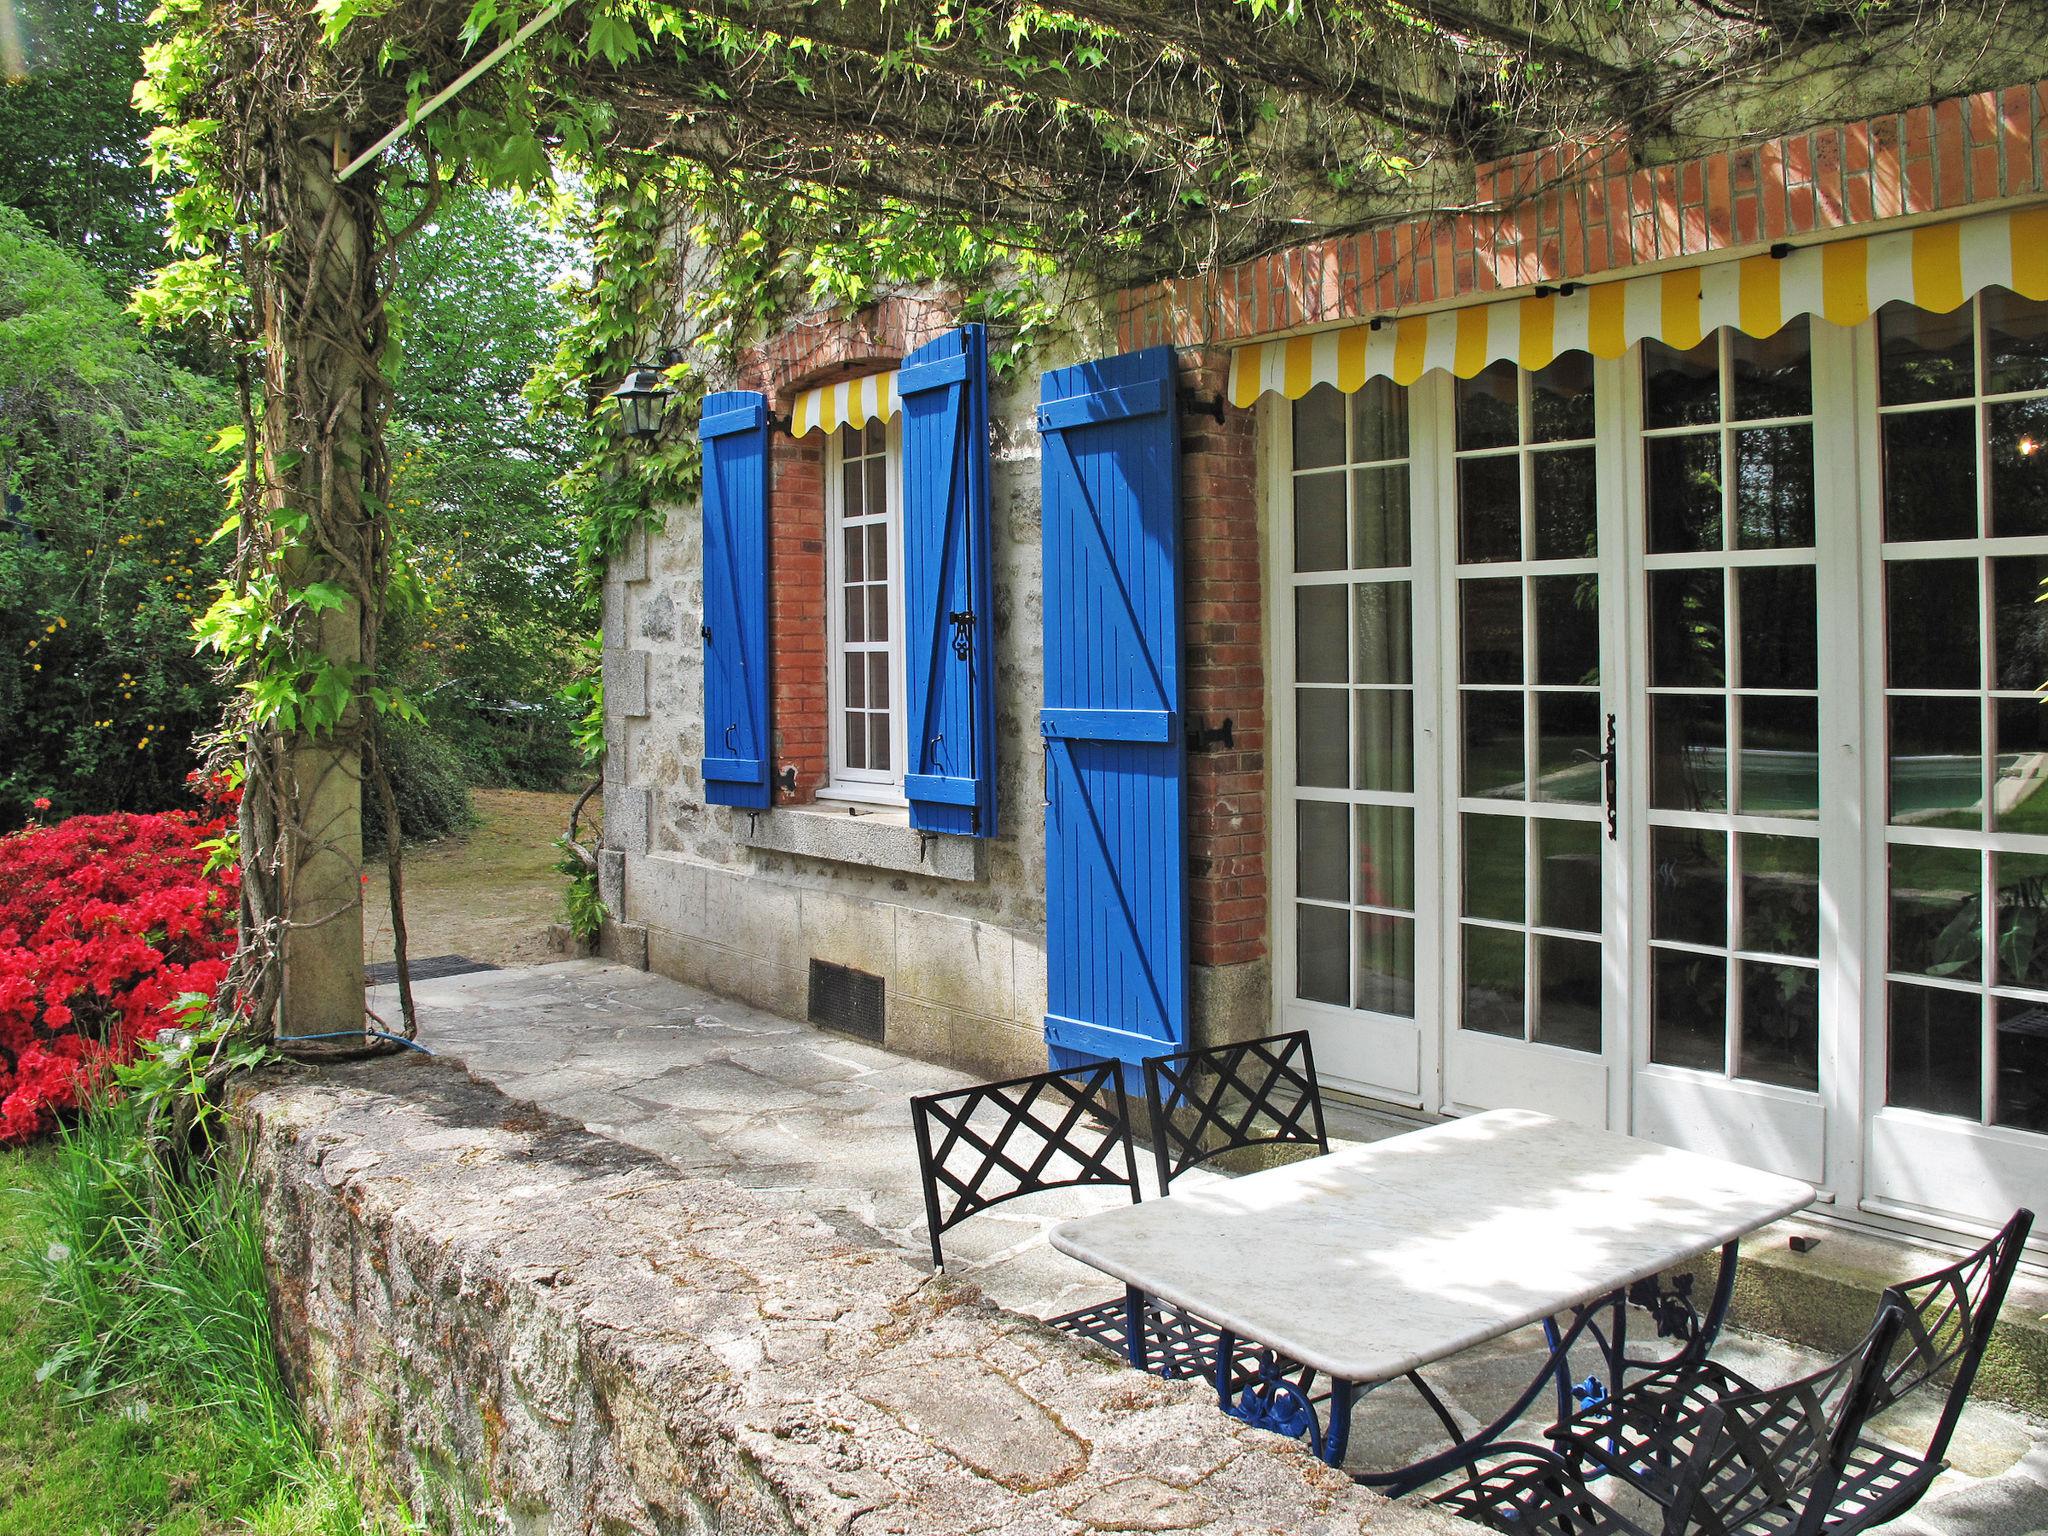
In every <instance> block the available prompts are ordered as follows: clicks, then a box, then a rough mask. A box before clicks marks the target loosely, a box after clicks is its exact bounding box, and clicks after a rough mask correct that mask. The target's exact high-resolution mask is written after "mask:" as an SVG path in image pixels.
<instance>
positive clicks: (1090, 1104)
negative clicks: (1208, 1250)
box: [910, 1061, 1216, 1377]
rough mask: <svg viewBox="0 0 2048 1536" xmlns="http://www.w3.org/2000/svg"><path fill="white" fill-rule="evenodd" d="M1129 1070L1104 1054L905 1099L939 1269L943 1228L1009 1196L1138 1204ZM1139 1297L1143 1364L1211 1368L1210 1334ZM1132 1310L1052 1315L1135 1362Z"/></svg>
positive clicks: (1124, 1303)
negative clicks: (1080, 1195)
mask: <svg viewBox="0 0 2048 1536" xmlns="http://www.w3.org/2000/svg"><path fill="white" fill-rule="evenodd" d="M1123 1071H1124V1069H1123V1066H1122V1064H1121V1063H1118V1062H1114V1061H1099V1062H1093V1063H1090V1064H1088V1065H1086V1066H1080V1067H1070V1068H1065V1069H1062V1070H1059V1071H1052V1072H1034V1073H1031V1074H1029V1075H1027V1076H1024V1077H1012V1078H1006V1079H1004V1080H1003V1081H1001V1082H994V1083H980V1084H977V1085H975V1086H974V1087H971V1088H957V1089H951V1090H948V1091H946V1092H943V1093H927V1094H921V1095H919V1096H917V1097H916V1098H913V1099H912V1100H911V1101H910V1112H911V1123H912V1127H913V1129H914V1131H915V1134H916V1137H917V1161H918V1173H919V1178H920V1180H921V1182H922V1184H923V1187H924V1208H925V1220H926V1222H927V1224H928V1226H929V1229H930V1233H931V1245H932V1268H933V1269H935V1270H939V1271H941V1272H943V1271H944V1269H945V1267H946V1255H945V1249H944V1244H943V1237H944V1234H946V1233H947V1232H950V1231H951V1230H952V1229H953V1228H954V1227H956V1226H958V1225H959V1224H960V1223H961V1222H963V1221H966V1220H967V1219H968V1218H970V1217H972V1216H976V1215H979V1214H980V1213H981V1212H983V1211H986V1210H989V1209H990V1208H991V1207H993V1206H998V1205H1001V1204H1003V1203H1004V1202H1006V1201H1009V1200H1015V1199H1018V1198H1020V1197H1022V1196H1025V1195H1035V1194H1042V1193H1044V1192H1045V1191H1047V1190H1054V1189H1077V1188H1083V1187H1088V1186H1103V1187H1107V1188H1111V1189H1124V1190H1128V1191H1129V1192H1130V1196H1131V1203H1132V1204H1133V1205H1135V1204H1137V1203H1138V1201H1139V1199H1140V1198H1141V1195H1140V1191H1139V1188H1138V1161H1137V1153H1136V1151H1135V1149H1134V1146H1133V1143H1132V1140H1131V1117H1130V1105H1129V1100H1128V1099H1127V1097H1126V1095H1125V1093H1124V1085H1123ZM1142 1304H1143V1309H1144V1315H1145V1323H1144V1326H1145V1339H1146V1351H1145V1353H1146V1357H1147V1365H1148V1367H1149V1368H1151V1369H1154V1370H1156V1371H1157V1372H1158V1373H1159V1374H1161V1375H1166V1376H1176V1377H1178V1376H1206V1375H1208V1374H1209V1371H1210V1362H1211V1361H1213V1359H1214V1358H1215V1345H1216V1335H1215V1332H1214V1330H1213V1329H1211V1330H1204V1329H1203V1327H1202V1326H1201V1325H1200V1324H1197V1323H1195V1322H1194V1321H1193V1320H1191V1319H1188V1318H1185V1317H1183V1316H1182V1315H1181V1314H1180V1313H1179V1312H1177V1311H1176V1310H1175V1309H1173V1308H1171V1307H1166V1306H1162V1305H1160V1304H1159V1303H1157V1302H1153V1301H1149V1300H1148V1301H1144V1302H1143V1303H1142ZM1133 1306H1134V1303H1133V1298H1132V1297H1131V1296H1130V1295H1128V1294H1127V1295H1125V1296H1120V1297H1117V1298H1115V1299H1113V1300H1110V1301H1104V1302H1101V1303H1098V1304H1097V1305H1095V1306H1091V1307H1084V1308H1081V1309H1080V1310H1079V1311H1075V1312H1069V1313H1065V1314H1063V1315H1062V1316H1059V1317H1052V1318H1047V1319H1046V1321H1047V1322H1049V1323H1050V1324H1051V1325H1052V1326H1053V1327H1055V1328H1058V1329H1059V1330H1060V1331H1061V1332H1063V1333H1067V1334H1071V1335H1073V1336H1074V1337H1076V1338H1082V1339H1087V1340H1090V1341H1092V1342H1094V1343H1097V1344H1100V1345H1102V1346H1104V1347H1105V1348H1108V1349H1111V1350H1113V1351H1115V1352H1116V1353H1117V1354H1119V1355H1122V1356H1125V1357H1126V1358H1128V1357H1129V1341H1130V1330H1131V1325H1132V1315H1131V1314H1132V1311H1133ZM1205 1341H1206V1353H1205V1352H1204V1348H1205Z"/></svg>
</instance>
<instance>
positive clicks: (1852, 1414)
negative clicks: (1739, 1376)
mask: <svg viewBox="0 0 2048 1536" xmlns="http://www.w3.org/2000/svg"><path fill="white" fill-rule="evenodd" d="M1904 1322H1905V1313H1904V1310H1903V1309H1902V1308H1901V1307H1899V1306H1898V1305H1897V1304H1896V1303H1894V1302H1891V1301H1887V1302H1886V1303H1885V1305H1884V1306H1883V1307H1882V1308H1880V1310H1879V1312H1878V1316H1877V1321H1876V1322H1875V1323H1874V1324H1872V1326H1871V1329H1870V1332H1869V1333H1868V1334H1866V1335H1865V1336H1864V1339H1863V1342H1862V1343H1861V1344H1859V1345H1858V1346H1857V1347H1856V1348H1855V1349H1854V1350H1851V1351H1850V1352H1849V1353H1848V1354H1847V1355H1844V1356H1843V1357H1842V1358H1841V1359H1840V1360H1838V1361H1836V1362H1835V1363H1834V1364H1833V1365H1830V1366H1827V1367H1825V1368H1824V1369H1822V1370H1819V1371H1816V1372H1814V1373H1813V1374H1812V1375H1810V1376H1804V1377H1801V1378H1800V1379H1799V1380H1797V1381H1793V1382H1788V1383H1786V1384H1785V1385H1784V1386H1781V1387H1769V1388H1760V1389H1757V1390H1753V1391H1747V1392H1735V1393H1730V1394H1729V1395H1728V1396H1726V1397H1723V1398H1721V1399H1719V1400H1717V1401H1715V1402H1711V1403H1708V1404H1705V1405H1704V1406H1702V1407H1700V1408H1699V1409H1698V1410H1697V1411H1695V1412H1691V1413H1687V1414H1683V1415H1681V1416H1679V1417H1677V1418H1675V1419H1673V1420H1672V1421H1671V1422H1669V1423H1668V1424H1667V1425H1666V1426H1665V1430H1666V1438H1665V1440H1664V1442H1663V1443H1662V1444H1661V1445H1660V1447H1659V1449H1660V1452H1661V1453H1662V1454H1663V1457H1664V1459H1665V1462H1666V1464H1667V1465H1668V1466H1670V1468H1671V1469H1672V1477H1671V1481H1670V1484H1669V1488H1668V1491H1667V1494H1666V1497H1665V1498H1664V1499H1662V1500H1661V1501H1660V1502H1661V1505H1662V1508H1661V1510H1660V1511H1659V1516H1658V1518H1657V1520H1656V1525H1657V1529H1656V1530H1655V1531H1652V1530H1651V1529H1650V1528H1649V1527H1648V1526H1647V1525H1645V1524H1643V1523H1641V1522H1639V1521H1638V1520H1636V1519H1634V1518H1632V1517H1631V1516H1630V1515H1628V1514H1625V1513H1623V1512H1622V1511H1621V1510H1619V1509H1617V1508H1615V1506H1614V1505H1613V1504H1612V1503H1610V1502H1608V1501H1607V1500H1605V1499H1603V1498H1601V1497H1600V1495H1599V1494H1598V1493H1596V1492H1595V1491H1594V1489H1593V1488H1592V1487H1591V1486H1590V1485H1589V1484H1588V1482H1587V1480H1586V1478H1585V1476H1584V1475H1583V1474H1582V1473H1581V1471H1580V1470H1579V1469H1578V1468H1577V1467H1576V1466H1574V1465H1573V1464H1572V1463H1571V1462H1569V1461H1567V1460H1566V1459H1564V1458H1563V1457H1561V1456H1559V1455H1558V1454H1557V1453H1556V1452H1554V1451H1552V1450H1549V1449H1547V1448H1544V1447H1541V1446H1526V1445H1518V1446H1504V1447H1500V1448H1499V1449H1500V1450H1501V1451H1504V1452H1505V1453H1506V1454H1505V1455H1503V1456H1502V1457H1501V1459H1500V1460H1498V1461H1496V1462H1494V1463H1493V1464H1491V1465H1490V1466H1488V1467H1486V1468H1485V1469H1484V1470H1483V1471H1481V1472H1480V1473H1478V1474H1477V1475H1476V1476H1474V1477H1472V1478H1470V1479H1469V1480H1467V1481H1465V1482H1463V1483H1460V1484H1458V1485H1457V1486H1456V1487H1454V1488H1452V1489H1450V1490H1448V1491H1447V1492H1444V1493H1440V1494H1438V1495H1437V1496H1436V1498H1435V1502H1436V1503H1437V1504H1439V1505H1441V1506H1443V1507H1444V1508H1446V1509H1448V1510H1450V1511H1452V1512H1453V1513H1455V1514H1459V1515H1463V1516H1464V1517H1465V1518H1467V1519H1469V1520H1476V1521H1478V1522H1480V1523H1481V1524H1483V1525H1489V1526H1492V1527H1493V1528H1494V1529H1495V1530H1500V1531H1512V1532H1515V1533H1517V1536H1693V1533H1697V1536H1818V1533H1819V1532H1820V1531H1821V1530H1822V1527H1823V1521H1824V1520H1825V1519H1826V1517H1827V1514H1828V1511H1829V1510H1830V1509H1831V1508H1832V1507H1833V1505H1834V1503H1835V1501H1836V1499H1837V1496H1838V1491H1839V1489H1840V1488H1841V1487H1842V1485H1843V1483H1844V1482H1845V1480H1846V1478H1847V1476H1848V1475H1849V1466H1850V1458H1851V1455H1852V1452H1853V1450H1854V1447H1855V1445H1856V1444H1857V1441H1858V1437H1859V1436H1860V1435H1861V1433H1862V1430H1863V1426H1864V1424H1865V1423H1866V1422H1867V1421H1868V1419H1869V1417H1870V1415H1871V1413H1872V1412H1873V1411H1874V1410H1875V1408H1876V1406H1877V1403H1878V1398H1879V1393H1880V1389H1881V1383H1882V1380H1883V1374H1884V1362H1885V1359H1886V1357H1887V1356H1888V1355H1889V1354H1890V1353H1891V1351H1892V1348H1893V1345H1894V1344H1895V1343H1896V1341H1897V1340H1898V1338H1899V1336H1900V1331H1901V1327H1902V1325H1903V1324H1904Z"/></svg>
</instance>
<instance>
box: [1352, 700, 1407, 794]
mask: <svg viewBox="0 0 2048 1536" xmlns="http://www.w3.org/2000/svg"><path fill="white" fill-rule="evenodd" d="M1354 767H1355V769H1356V774H1355V777H1354V778H1353V780H1352V788H1354V789H1387V790H1400V791H1403V792H1405V791H1407V790H1411V789H1413V788H1414V787H1415V696H1414V695H1413V694H1412V693H1410V692H1409V691H1408V690H1407V689H1406V688H1361V689H1360V690H1359V691H1358V753H1357V757H1356V758H1355V760H1354Z"/></svg>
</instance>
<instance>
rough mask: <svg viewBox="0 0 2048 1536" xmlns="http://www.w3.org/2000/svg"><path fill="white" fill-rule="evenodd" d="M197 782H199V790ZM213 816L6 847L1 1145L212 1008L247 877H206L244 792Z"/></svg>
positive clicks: (44, 1123)
mask: <svg viewBox="0 0 2048 1536" xmlns="http://www.w3.org/2000/svg"><path fill="white" fill-rule="evenodd" d="M195 777H196V776H195ZM203 792H204V793H206V795H207V798H208V799H209V800H210V801H211V802H212V805H211V807H210V808H209V810H208V811H207V812H205V813H203V814H195V813H193V812H189V811H170V812H166V813H163V814H161V815H155V816H136V815H129V814H125V813H123V814H116V815H111V816H74V817H72V818H71V819H70V820H68V821H61V822H58V823H56V824H55V825H54V826H41V825H39V824H37V823H35V822H30V823H29V824H28V826H27V827H25V828H24V829H23V830H21V831H19V832H14V833H10V834H8V835H7V836H5V837H0V1145H4V1144H6V1143H9V1142H21V1141H27V1140H29V1139H30V1138H31V1137H33V1136H36V1135H38V1134H40V1133H41V1132H43V1131H46V1130H48V1129H50V1128H51V1126H53V1125H54V1124H55V1123H56V1116H57V1113H58V1111H60V1110H64V1109H69V1108H73V1107H75V1106H76V1105H77V1104H78V1102H79V1100H80V1097H81V1096H82V1094H83V1093H84V1092H85V1089H86V1087H87V1086H88V1084H90V1082H91V1081H92V1080H93V1078H94V1076H95V1075H96V1074H97V1073H98V1072H99V1071H100V1070H101V1069H102V1068H104V1067H105V1066H107V1065H109V1064H110V1063H113V1062H123V1061H127V1060H129V1059H130V1058H131V1057H133V1056H134V1054H135V1051H136V1047H137V1046H138V1045H139V1044H140V1043H141V1042H143V1041H145V1040H150V1039H154V1038H155V1037H156V1035H157V1033H158V1032H159V1031H160V1030H163V1029H166V1028H168V1027H170V1026H171V1025H172V1024H173V1023H175V1022H176V1019H177V1015H176V1013H175V1011H174V1005H175V1004H176V1002H177V1000H178V999H179V998H180V997H182V996H184V995H185V994H187V993H194V992H198V993H206V994H211V993H212V992H213V991H214V989H215V988H217V987H218V986H219V985H220V983H221V980H222V978H224V977H225V976H226V975H227V969H228V957H229V956H230V955H231V954H232V953H233V951H234V939H235V917H236V908H237V899H236V880H237V873H238V872H237V871H236V870H235V868H234V867H233V864H232V862H231V861H230V862H228V867H227V868H226V869H224V870H222V871H220V872H217V873H212V874H209V873H208V872H207V864H208V862H209V860H210V859H211V858H212V855H213V849H212V848H211V847H209V846H208V845H209V844H215V845H216V846H217V840H218V839H219V838H220V837H221V836H222V835H223V834H224V833H225V832H226V831H227V829H228V825H229V821H228V818H229V816H231V815H232V806H233V802H234V800H235V799H237V798H239V795H238V792H237V791H235V790H233V789H229V788H226V787H225V786H220V785H215V786H211V787H209V788H207V789H206V790H204V791H203Z"/></svg>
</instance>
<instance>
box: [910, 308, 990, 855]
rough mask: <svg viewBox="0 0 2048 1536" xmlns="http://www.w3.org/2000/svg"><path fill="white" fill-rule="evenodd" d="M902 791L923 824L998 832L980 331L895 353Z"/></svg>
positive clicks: (932, 828)
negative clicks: (899, 356) (899, 432)
mask: <svg viewBox="0 0 2048 1536" xmlns="http://www.w3.org/2000/svg"><path fill="white" fill-rule="evenodd" d="M896 393H897V396H898V398H900V399H901V401H902V403H903V615H904V630H905V634H904V657H903V662H904V666H903V671H904V676H905V678H906V679H907V682H908V690H907V691H908V693H909V698H908V699H907V700H906V701H905V703H906V708H907V711H908V713H907V715H906V717H905V718H906V719H907V721H908V730H907V731H906V732H905V735H906V738H907V740H908V743H909V761H908V762H907V763H905V764H904V768H905V770H906V771H905V773H904V777H903V794H904V797H905V798H906V799H907V800H909V802H910V824H911V825H912V826H913V827H915V828H917V829H918V830H919V831H921V832H964V833H966V834H968V835H969V836H973V837H993V836H995V831H996V716H995V688H994V676H995V670H994V669H995V597H994V589H993V587H992V586H991V583H990V578H989V569H990V564H989V548H988V336H987V333H986V332H985V331H984V330H983V329H982V327H980V326H978V325H966V326H962V327H961V328H960V329H959V330H957V331H948V332H947V333H946V334H945V335H943V336H940V337H938V338H937V339H936V340H933V341H931V342H928V343H926V344H925V345H924V346H922V347H919V348H918V349H917V350H916V351H915V352H913V353H911V354H910V355H909V356H908V357H906V358H904V360H903V367H902V369H901V371H900V372H899V373H898V374H897V375H896Z"/></svg>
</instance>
